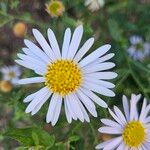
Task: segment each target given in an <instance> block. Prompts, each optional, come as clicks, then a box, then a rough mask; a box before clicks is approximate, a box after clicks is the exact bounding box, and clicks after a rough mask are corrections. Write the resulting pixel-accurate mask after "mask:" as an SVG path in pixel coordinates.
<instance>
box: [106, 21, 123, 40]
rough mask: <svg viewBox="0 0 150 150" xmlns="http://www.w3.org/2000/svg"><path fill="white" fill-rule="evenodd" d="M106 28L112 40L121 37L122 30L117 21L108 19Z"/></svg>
mask: <svg viewBox="0 0 150 150" xmlns="http://www.w3.org/2000/svg"><path fill="white" fill-rule="evenodd" d="M108 28H109V31H110V34H111V36H112V38H113V39H114V40H116V41H120V40H121V39H122V30H121V29H120V27H119V25H118V23H117V22H116V21H115V20H113V19H109V20H108Z"/></svg>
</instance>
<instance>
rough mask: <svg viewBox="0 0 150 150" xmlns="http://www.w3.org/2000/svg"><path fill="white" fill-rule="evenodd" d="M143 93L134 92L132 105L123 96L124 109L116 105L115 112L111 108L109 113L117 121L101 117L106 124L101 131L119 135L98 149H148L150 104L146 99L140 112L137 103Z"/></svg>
mask: <svg viewBox="0 0 150 150" xmlns="http://www.w3.org/2000/svg"><path fill="white" fill-rule="evenodd" d="M140 97H141V95H140V94H139V95H134V94H132V96H131V100H130V106H129V104H128V100H127V97H126V96H123V99H122V102H123V109H124V114H125V115H124V114H123V113H122V112H121V110H120V109H119V108H118V107H117V106H114V112H113V111H111V110H110V109H109V113H110V114H111V116H112V117H113V118H114V120H115V121H113V120H110V119H106V118H105V119H101V122H102V123H103V124H104V125H105V126H103V127H101V128H99V132H100V133H106V134H112V135H118V137H115V138H113V139H111V140H108V141H105V142H103V143H100V144H99V145H97V146H96V149H103V150H148V149H149V147H150V116H148V113H149V112H150V104H149V105H147V101H146V99H144V101H143V105H142V109H141V112H140V113H139V111H138V107H137V103H138V101H139V99H140Z"/></svg>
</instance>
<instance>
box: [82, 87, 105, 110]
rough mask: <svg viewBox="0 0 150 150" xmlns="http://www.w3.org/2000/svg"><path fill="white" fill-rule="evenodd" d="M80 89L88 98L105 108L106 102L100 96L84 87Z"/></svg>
mask: <svg viewBox="0 0 150 150" xmlns="http://www.w3.org/2000/svg"><path fill="white" fill-rule="evenodd" d="M80 90H81V91H82V92H83V93H84V94H85V95H87V96H88V97H89V98H91V100H93V101H94V102H95V103H97V104H98V105H99V106H101V107H104V108H107V104H106V103H105V102H104V101H103V100H102V99H101V98H100V97H98V96H97V95H96V94H95V93H93V92H92V91H90V90H88V89H85V88H80Z"/></svg>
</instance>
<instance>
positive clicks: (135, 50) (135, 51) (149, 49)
mask: <svg viewBox="0 0 150 150" xmlns="http://www.w3.org/2000/svg"><path fill="white" fill-rule="evenodd" d="M130 43H131V46H130V47H129V48H128V50H127V51H128V53H129V55H130V56H131V57H133V59H134V60H141V61H142V60H143V59H144V58H145V57H147V56H149V55H150V43H147V42H144V41H143V39H142V38H141V37H140V36H132V37H130Z"/></svg>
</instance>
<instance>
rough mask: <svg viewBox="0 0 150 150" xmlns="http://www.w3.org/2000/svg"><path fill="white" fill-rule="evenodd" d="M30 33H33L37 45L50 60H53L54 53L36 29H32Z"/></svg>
mask: <svg viewBox="0 0 150 150" xmlns="http://www.w3.org/2000/svg"><path fill="white" fill-rule="evenodd" d="M32 32H33V35H34V37H35V39H36V40H37V41H38V43H39V44H40V46H41V47H42V49H43V50H44V52H45V53H46V55H47V56H48V57H49V58H50V59H51V60H55V59H56V58H55V56H54V53H53V51H52V49H51V47H50V46H49V44H48V43H47V41H46V40H45V38H44V37H43V35H42V34H41V33H40V32H39V31H38V30H37V29H33V30H32Z"/></svg>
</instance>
